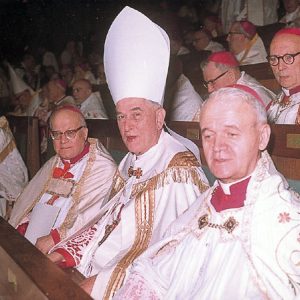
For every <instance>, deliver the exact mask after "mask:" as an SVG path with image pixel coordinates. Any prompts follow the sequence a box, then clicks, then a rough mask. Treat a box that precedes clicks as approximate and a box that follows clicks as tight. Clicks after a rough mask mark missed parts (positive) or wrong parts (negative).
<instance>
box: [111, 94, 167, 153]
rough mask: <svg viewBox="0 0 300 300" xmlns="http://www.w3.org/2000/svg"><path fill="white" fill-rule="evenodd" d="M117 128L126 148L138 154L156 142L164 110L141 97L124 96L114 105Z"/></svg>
mask: <svg viewBox="0 0 300 300" xmlns="http://www.w3.org/2000/svg"><path fill="white" fill-rule="evenodd" d="M116 111H117V120H118V126H119V130H120V133H121V136H122V139H123V141H124V144H125V145H126V147H127V149H128V150H129V151H130V152H132V153H134V154H136V155H140V154H143V153H145V152H147V151H148V150H149V149H150V148H151V147H153V146H154V145H156V144H157V142H158V139H159V137H160V133H161V129H162V126H163V122H164V117H165V111H164V109H163V108H161V107H158V106H154V105H153V104H152V103H151V102H149V101H147V100H145V99H142V98H125V99H122V100H120V101H119V102H118V103H117V105H116Z"/></svg>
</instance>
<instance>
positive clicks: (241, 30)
mask: <svg viewBox="0 0 300 300" xmlns="http://www.w3.org/2000/svg"><path fill="white" fill-rule="evenodd" d="M227 41H228V45H229V50H230V51H231V52H232V53H233V54H234V55H235V57H236V59H237V60H238V62H239V64H240V65H252V64H259V63H263V62H267V59H266V57H267V52H266V49H265V46H264V43H263V41H262V39H261V38H260V36H259V35H258V34H257V32H256V27H255V25H254V24H252V23H251V22H249V21H236V22H234V23H233V24H232V25H231V27H230V30H229V32H228V36H227Z"/></svg>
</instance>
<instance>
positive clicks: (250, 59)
mask: <svg viewBox="0 0 300 300" xmlns="http://www.w3.org/2000/svg"><path fill="white" fill-rule="evenodd" d="M246 51H247V50H243V51H242V52H240V53H239V54H236V55H235V57H236V59H237V60H238V61H239V63H240V65H253V64H259V63H263V62H267V58H266V57H267V51H266V48H265V46H264V43H263V41H262V39H261V38H260V37H259V36H257V39H256V41H255V42H254V44H253V45H252V46H251V48H250V49H249V51H248V53H247V54H246V55H245V53H246Z"/></svg>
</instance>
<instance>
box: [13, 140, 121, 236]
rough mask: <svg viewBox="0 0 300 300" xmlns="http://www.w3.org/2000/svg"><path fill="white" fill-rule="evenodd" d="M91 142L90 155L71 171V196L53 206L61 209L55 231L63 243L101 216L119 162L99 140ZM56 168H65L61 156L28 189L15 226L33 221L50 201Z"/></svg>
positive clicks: (18, 203) (18, 206)
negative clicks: (36, 210)
mask: <svg viewBox="0 0 300 300" xmlns="http://www.w3.org/2000/svg"><path fill="white" fill-rule="evenodd" d="M89 142H90V148H89V152H88V153H87V154H85V155H84V156H83V157H82V158H81V159H80V160H79V161H78V162H76V163H75V164H74V165H72V167H71V168H70V170H69V172H71V173H72V174H73V175H74V177H73V178H72V181H74V188H73V190H72V192H71V194H70V195H69V196H68V197H66V196H65V197H64V196H60V197H59V198H58V199H57V200H55V202H54V204H53V205H54V206H57V207H59V208H60V212H59V215H58V217H57V219H56V222H55V224H54V226H53V229H56V230H57V231H58V233H59V236H60V238H61V239H63V238H65V237H68V236H70V235H71V234H73V233H74V232H76V231H77V230H79V229H80V228H82V227H83V226H84V225H85V224H86V223H88V222H89V220H90V219H91V218H93V217H94V216H95V215H96V214H97V213H98V210H99V209H100V207H101V205H102V202H103V200H104V198H105V196H106V194H107V193H108V192H109V189H110V187H111V184H112V178H113V175H114V173H115V170H116V165H115V162H114V161H113V159H112V157H111V156H110V154H109V153H108V152H107V150H106V149H105V148H104V147H103V146H102V144H101V143H99V142H98V141H97V140H95V139H89ZM56 167H60V168H61V167H63V163H62V161H61V159H60V158H59V156H58V155H55V156H54V157H52V158H51V159H50V160H49V161H48V162H46V163H45V165H44V166H43V167H42V168H41V169H40V170H39V172H38V173H37V174H36V175H35V176H34V177H33V178H32V180H31V181H30V182H29V184H28V185H27V186H26V188H25V189H24V191H23V192H22V194H21V195H20V196H19V198H18V199H17V200H16V204H15V206H14V208H13V210H12V214H11V217H10V219H9V223H10V224H11V225H12V226H14V227H17V226H18V225H21V224H22V223H24V222H27V221H29V220H30V212H31V210H32V209H33V207H34V206H35V205H36V204H37V203H44V204H45V203H47V201H48V200H50V198H51V197H52V194H50V192H49V183H50V182H51V179H52V174H53V170H54V169H55V168H56Z"/></svg>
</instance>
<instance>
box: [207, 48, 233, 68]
mask: <svg viewBox="0 0 300 300" xmlns="http://www.w3.org/2000/svg"><path fill="white" fill-rule="evenodd" d="M207 60H208V61H213V62H215V63H220V64H223V65H227V66H231V67H238V66H239V62H238V61H237V59H236V58H235V56H234V55H233V54H232V53H231V52H229V51H220V52H215V53H212V54H211V55H210V56H209V57H208V59H207Z"/></svg>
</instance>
